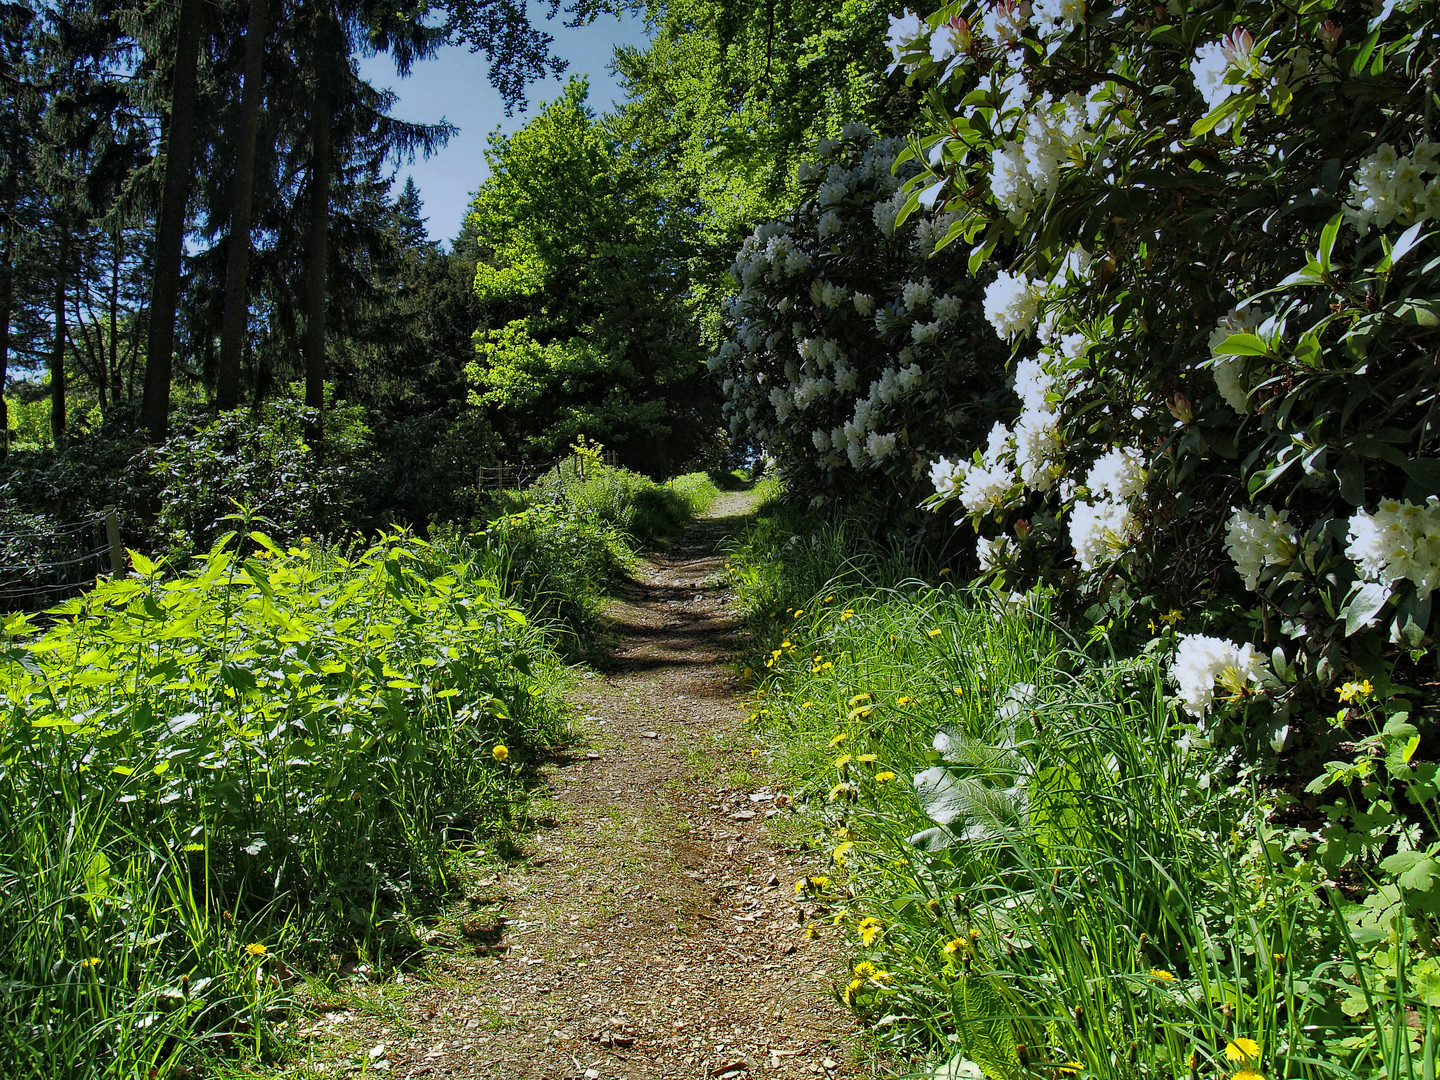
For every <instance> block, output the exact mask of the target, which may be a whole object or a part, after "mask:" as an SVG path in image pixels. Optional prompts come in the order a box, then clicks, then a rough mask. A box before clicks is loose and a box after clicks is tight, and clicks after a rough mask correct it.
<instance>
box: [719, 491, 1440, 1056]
mask: <svg viewBox="0 0 1440 1080" xmlns="http://www.w3.org/2000/svg"><path fill="white" fill-rule="evenodd" d="M796 538H798V539H796ZM857 551H858V554H857ZM731 568H732V575H733V579H734V581H735V583H736V587H737V589H738V590H739V592H740V594H741V595H742V597H743V598H744V599H745V601H746V603H747V605H748V608H749V613H750V625H751V629H752V632H753V633H754V635H755V636H754V639H753V640H754V642H755V649H754V653H753V655H752V657H751V659H750V662H749V663H750V674H751V675H752V677H753V679H754V681H755V682H756V684H757V691H756V707H755V712H754V717H753V719H754V722H755V723H756V724H757V725H759V726H760V728H761V729H762V730H763V731H764V732H766V733H768V735H769V736H770V738H771V739H772V740H773V742H774V750H775V755H776V759H777V762H778V765H779V767H780V769H781V771H782V773H783V774H784V775H785V776H786V777H787V778H788V779H789V781H790V783H791V784H792V785H793V787H794V788H795V789H796V791H797V793H798V794H800V795H801V797H802V798H803V799H804V800H805V802H806V805H807V806H808V807H809V809H810V810H811V812H812V814H813V821H814V822H815V824H816V827H817V831H818V832H819V836H818V837H817V841H818V842H819V843H820V844H822V845H823V846H824V848H825V849H826V850H827V852H828V857H829V860H830V863H831V869H830V870H829V871H828V872H826V873H824V874H817V875H815V876H813V877H808V878H806V879H803V880H802V881H800V882H798V883H797V885H796V892H797V897H798V899H799V901H800V902H801V903H802V905H803V907H804V908H805V909H806V910H807V911H808V912H809V913H810V915H811V917H812V918H813V919H814V922H813V923H812V926H813V927H815V932H816V933H820V934H835V935H839V936H840V937H841V938H842V939H843V940H844V941H845V942H846V944H847V947H848V949H849V951H850V954H851V955H850V967H849V970H848V971H847V972H845V974H844V976H843V977H841V978H839V979H837V982H836V993H837V995H838V996H839V997H840V998H841V999H842V1000H843V1001H844V1002H845V1003H846V1004H847V1005H849V1006H850V1007H851V1008H852V1009H854V1011H855V1012H856V1013H857V1014H858V1015H859V1016H860V1017H861V1018H862V1019H864V1020H866V1021H869V1022H871V1023H872V1024H874V1025H875V1026H876V1027H877V1028H878V1029H879V1030H880V1031H881V1032H883V1033H884V1034H885V1035H886V1036H887V1037H888V1038H889V1039H890V1040H891V1041H892V1042H893V1043H894V1044H895V1045H896V1046H897V1047H898V1048H900V1049H901V1051H902V1052H904V1053H908V1054H910V1055H913V1056H914V1057H915V1058H916V1059H918V1060H928V1061H930V1062H932V1065H931V1066H930V1068H933V1069H934V1070H935V1071H934V1075H935V1076H937V1077H939V1076H946V1077H951V1076H981V1075H983V1076H985V1077H990V1078H994V1080H1022V1078H1038V1077H1061V1076H1079V1077H1089V1076H1094V1077H1097V1078H1105V1080H1131V1078H1135V1077H1157V1078H1159V1077H1164V1078H1167V1080H1171V1078H1180V1077H1202V1076H1203V1077H1222V1078H1229V1080H1257V1078H1266V1080H1275V1078H1279V1077H1306V1078H1315V1080H1319V1078H1330V1077H1347V1078H1357V1077H1359V1078H1365V1080H1372V1078H1379V1077H1385V1078H1389V1080H1395V1078H1401V1077H1404V1078H1407V1080H1420V1078H1422V1077H1423V1078H1424V1080H1433V1077H1434V1075H1435V1060H1436V1048H1437V1035H1440V1014H1437V1010H1436V1008H1435V1007H1436V1006H1437V1005H1440V996H1437V993H1436V987H1437V985H1440V981H1437V978H1440V971H1437V970H1436V967H1435V964H1434V962H1433V961H1432V960H1430V959H1428V958H1422V954H1421V953H1419V952H1416V953H1414V954H1413V955H1412V954H1411V951H1410V950H1411V949H1412V948H1413V947H1414V942H1416V941H1417V940H1419V941H1422V942H1423V941H1424V940H1425V939H1426V938H1427V937H1428V936H1430V935H1431V934H1433V929H1431V928H1430V927H1428V926H1427V925H1425V924H1416V923H1414V922H1412V921H1411V918H1410V915H1409V914H1407V909H1406V907H1405V905H1404V904H1402V903H1397V902H1396V900H1395V896H1394V894H1393V892H1392V893H1391V894H1390V895H1389V896H1388V897H1387V896H1386V895H1385V894H1384V893H1383V891H1382V892H1381V893H1371V894H1369V896H1368V898H1367V896H1366V892H1367V891H1366V890H1365V889H1364V888H1361V887H1354V888H1341V887H1340V886H1338V885H1337V884H1336V883H1335V882H1333V881H1331V880H1330V879H1329V877H1328V875H1327V874H1326V872H1325V871H1324V870H1323V869H1322V868H1321V867H1320V865H1319V864H1318V863H1317V862H1316V861H1315V860H1314V859H1313V858H1312V857H1311V855H1310V852H1309V850H1308V849H1307V848H1305V847H1304V846H1303V845H1302V846H1297V845H1295V844H1293V843H1291V842H1290V840H1289V838H1288V837H1287V835H1286V833H1285V830H1284V829H1283V828H1282V827H1281V826H1280V825H1279V824H1278V823H1276V822H1275V821H1274V819H1273V807H1274V801H1275V800H1274V799H1273V797H1272V796H1271V795H1270V794H1268V792H1267V789H1266V787H1265V786H1264V784H1263V783H1262V780H1263V777H1261V776H1260V775H1259V774H1258V773H1257V772H1256V771H1254V770H1253V769H1251V768H1249V767H1246V766H1245V765H1244V764H1243V763H1242V762H1240V761H1238V760H1237V759H1236V758H1235V757H1234V755H1231V754H1219V753H1217V752H1216V751H1214V750H1211V749H1208V748H1206V747H1204V746H1203V745H1201V744H1196V743H1191V742H1190V741H1189V740H1182V739H1180V738H1178V737H1177V736H1178V733H1179V731H1180V730H1181V729H1182V728H1183V726H1184V725H1183V724H1182V723H1181V721H1180V717H1178V716H1177V715H1176V714H1175V710H1174V707H1173V705H1172V702H1171V701H1170V700H1169V699H1168V698H1167V695H1166V693H1165V689H1164V681H1163V678H1162V672H1161V671H1160V670H1159V664H1158V661H1157V660H1156V659H1155V658H1153V657H1149V656H1141V657H1138V658H1134V659H1128V660H1122V659H1117V658H1115V657H1113V656H1109V655H1105V656H1101V657H1097V656H1095V655H1094V654H1093V653H1091V652H1087V651H1086V650H1085V649H1083V648H1081V647H1080V645H1079V644H1078V643H1077V642H1076V641H1074V640H1072V639H1071V638H1070V637H1069V636H1068V635H1067V633H1066V632H1065V631H1064V629H1063V627H1061V626H1059V625H1057V624H1056V623H1055V622H1054V621H1052V619H1051V618H1050V617H1049V616H1048V614H1047V612H1046V611H1044V610H1043V609H1040V608H1035V607H1023V606H1022V607H1011V606H1007V605H1004V604H1001V603H998V602H997V601H996V600H995V599H994V597H993V595H992V594H988V593H985V592H974V593H972V592H967V591H964V590H957V589H954V588H951V587H949V586H947V585H945V584H944V579H943V577H938V576H932V577H931V581H929V582H926V581H922V580H919V579H917V578H915V577H914V576H909V575H910V573H911V572H910V570H909V568H907V567H906V565H905V564H904V563H903V562H901V561H899V560H897V559H895V558H894V557H893V556H892V555H891V553H888V552H886V551H885V550H883V549H878V548H876V547H875V546H873V545H871V546H869V547H868V548H867V547H865V546H863V545H861V546H859V547H858V548H857V546H856V545H855V543H854V541H853V538H852V537H850V536H848V535H847V534H846V532H845V530H844V529H842V528H826V527H824V526H822V525H818V524H816V523H813V522H805V521H802V520H801V519H798V518H795V517H793V516H788V517H787V516H786V515H785V514H772V515H770V516H769V517H768V519H762V520H761V521H760V522H759V523H757V526H756V528H755V529H754V530H752V532H751V533H750V535H749V537H748V538H746V540H744V541H743V542H742V543H741V544H740V545H739V546H738V547H737V548H736V550H735V552H734V553H733V555H732V559H731ZM927 1074H928V1072H927Z"/></svg>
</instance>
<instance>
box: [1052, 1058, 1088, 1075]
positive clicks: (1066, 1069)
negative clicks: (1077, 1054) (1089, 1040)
mask: <svg viewBox="0 0 1440 1080" xmlns="http://www.w3.org/2000/svg"><path fill="white" fill-rule="evenodd" d="M1082 1068H1084V1066H1083V1065H1081V1064H1080V1062H1078V1061H1067V1062H1065V1064H1064V1065H1061V1066H1060V1067H1059V1068H1058V1069H1056V1070H1055V1071H1056V1072H1057V1073H1059V1074H1060V1075H1061V1076H1079V1075H1080V1070H1081V1069H1082Z"/></svg>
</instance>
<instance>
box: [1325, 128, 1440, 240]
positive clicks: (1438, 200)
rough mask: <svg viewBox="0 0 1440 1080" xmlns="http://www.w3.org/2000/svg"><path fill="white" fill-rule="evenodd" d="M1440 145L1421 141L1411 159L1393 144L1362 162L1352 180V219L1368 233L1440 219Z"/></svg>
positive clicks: (1348, 208)
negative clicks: (1370, 228)
mask: <svg viewBox="0 0 1440 1080" xmlns="http://www.w3.org/2000/svg"><path fill="white" fill-rule="evenodd" d="M1437 157H1440V143H1433V142H1425V141H1423V140H1422V141H1420V142H1417V143H1416V144H1415V150H1414V152H1413V153H1411V154H1408V155H1402V154H1400V153H1398V152H1396V150H1395V148H1394V147H1393V146H1391V145H1390V144H1389V143H1385V144H1383V145H1382V146H1381V147H1380V149H1379V150H1377V151H1376V152H1375V153H1373V154H1371V155H1370V156H1369V157H1367V158H1365V159H1364V160H1363V161H1361V162H1360V164H1359V165H1358V166H1356V168H1355V175H1354V176H1353V177H1352V178H1351V180H1350V203H1349V206H1348V207H1347V208H1346V209H1347V211H1348V216H1349V217H1350V219H1351V220H1352V221H1353V222H1355V223H1356V225H1357V226H1359V227H1360V229H1361V231H1362V232H1363V231H1365V230H1366V229H1368V228H1369V227H1370V226H1372V225H1373V226H1374V227H1375V228H1377V229H1383V228H1385V227H1386V226H1387V225H1390V224H1392V223H1394V222H1399V223H1400V224H1402V225H1410V224H1413V223H1414V222H1416V221H1420V220H1423V219H1425V218H1435V217H1440V175H1437V174H1440V161H1437Z"/></svg>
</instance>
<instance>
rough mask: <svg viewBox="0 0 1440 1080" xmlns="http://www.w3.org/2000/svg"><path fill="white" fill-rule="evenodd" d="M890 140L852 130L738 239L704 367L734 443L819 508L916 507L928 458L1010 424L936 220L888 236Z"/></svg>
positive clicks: (894, 186) (971, 306)
mask: <svg viewBox="0 0 1440 1080" xmlns="http://www.w3.org/2000/svg"><path fill="white" fill-rule="evenodd" d="M901 149H902V144H900V143H898V142H895V141H886V140H877V139H876V138H875V137H874V135H873V134H872V133H871V131H870V129H869V128H867V127H866V126H865V125H864V124H850V125H847V126H846V127H845V129H844V130H843V132H842V134H841V137H840V138H839V139H836V140H825V141H824V142H823V143H821V145H820V147H819V148H818V152H817V153H816V155H815V157H814V158H813V159H810V160H806V161H803V162H802V163H801V165H800V167H799V171H798V183H799V187H800V192H801V200H800V202H799V204H798V205H797V206H796V207H795V209H794V210H793V211H792V212H791V213H790V214H789V215H788V216H787V217H786V218H784V219H783V220H780V221H770V222H766V223H764V224H762V225H760V226H759V227H758V228H757V229H756V230H755V232H754V233H753V234H752V235H751V236H750V237H749V239H747V240H746V241H745V244H744V246H743V247H742V248H741V249H740V252H739V254H738V256H737V257H736V260H735V264H734V266H733V268H732V273H733V275H734V277H735V282H736V285H737V286H738V290H739V291H738V293H737V294H736V295H735V296H734V297H732V298H731V299H730V300H729V301H727V306H726V319H727V327H728V330H729V332H730V337H729V339H728V340H727V341H726V342H725V343H724V344H723V345H722V346H721V348H720V350H719V352H718V353H717V354H716V355H715V356H714V357H713V358H712V359H711V362H710V366H711V370H712V371H714V372H716V373H717V374H719V375H720V376H721V377H722V379H723V388H724V391H725V394H726V397H727V404H726V415H727V417H728V419H729V421H730V430H731V433H732V435H733V436H734V437H735V438H736V439H742V440H745V441H747V442H749V443H750V444H751V445H753V446H755V447H756V448H758V449H760V450H762V451H763V452H765V453H766V454H768V455H772V456H773V457H774V458H775V459H776V461H777V462H778V463H779V464H780V466H781V467H782V469H783V471H784V473H785V475H786V477H787V478H788V479H789V481H790V482H791V484H792V486H793V487H794V488H795V489H796V490H801V491H805V492H807V493H810V494H811V495H812V496H814V498H815V499H816V500H817V502H824V501H832V502H848V503H852V504H853V503H855V502H856V501H857V500H861V499H870V500H871V501H872V502H873V503H875V504H876V505H878V506H879V507H882V508H885V509H894V508H897V507H904V508H913V507H914V506H915V505H916V504H917V503H918V502H919V500H920V498H921V497H922V495H923V492H922V490H921V487H922V485H923V483H924V474H925V469H926V467H927V466H928V463H929V461H930V458H931V457H932V456H933V455H935V454H937V453H939V452H941V451H942V450H944V449H947V448H948V447H949V446H950V445H951V444H952V443H953V441H954V440H955V439H956V438H963V437H967V436H979V435H980V434H981V433H982V432H983V431H984V430H985V427H986V426H988V425H989V423H990V421H991V420H992V419H993V417H994V416H995V415H996V414H997V413H1000V412H1007V411H1013V410H1007V409H1006V407H1005V406H1004V404H1003V403H1001V402H999V401H998V400H997V392H1003V390H1002V387H1001V386H1000V384H999V382H998V381H997V379H996V374H997V373H998V372H999V370H1000V366H1001V361H1002V357H1003V352H1002V350H1001V348H1000V345H999V343H998V342H997V341H995V340H994V338H993V336H992V335H991V334H990V332H989V329H988V328H987V327H986V326H985V324H984V322H983V320H982V317H981V312H980V303H979V301H980V297H979V292H978V290H977V289H976V288H975V286H974V285H973V284H972V283H971V281H970V278H969V275H968V274H967V273H966V272H965V269H964V264H963V259H961V258H960V257H959V256H957V255H956V254H955V253H954V252H940V253H935V246H936V241H937V240H938V239H939V238H940V237H941V236H943V235H944V232H945V229H946V227H947V226H946V223H945V222H944V221H943V220H942V221H941V222H939V223H936V222H934V221H930V220H922V221H918V222H917V221H911V222H910V223H908V224H903V225H900V226H896V224H895V214H896V211H897V209H898V208H899V207H900V204H901V202H902V201H903V195H902V194H901V193H900V186H901V179H902V178H903V177H904V176H905V175H908V174H909V173H910V172H913V171H914V170H913V167H908V168H905V169H902V170H901V175H900V177H898V178H897V177H896V176H894V175H892V172H891V164H892V162H893V160H894V158H895V155H896V154H897V153H898V152H899V151H900V150H901Z"/></svg>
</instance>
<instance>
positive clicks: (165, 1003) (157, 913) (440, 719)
mask: <svg viewBox="0 0 1440 1080" xmlns="http://www.w3.org/2000/svg"><path fill="white" fill-rule="evenodd" d="M250 524H251V522H241V523H240V525H241V529H242V531H241V532H240V533H236V532H235V531H233V530H232V531H231V532H229V533H227V534H226V535H224V536H222V537H220V538H219V539H218V540H217V542H216V544H215V546H214V547H213V548H212V549H211V551H210V552H209V554H208V555H207V556H205V557H204V558H202V559H201V560H199V561H198V565H197V566H196V567H195V568H194V569H193V570H192V571H190V572H188V573H186V574H184V575H181V576H167V575H166V574H165V573H164V572H163V568H162V567H161V566H160V565H157V564H155V563H153V562H151V561H150V560H148V559H146V558H145V557H144V556H142V555H139V554H137V553H134V552H132V553H131V562H132V566H133V570H134V572H133V573H132V574H131V575H130V576H129V577H126V578H124V579H121V580H114V581H105V582H101V583H100V584H98V585H96V587H95V588H94V589H93V590H91V591H90V592H88V593H86V594H85V595H84V596H83V597H80V598H77V599H75V600H71V601H68V602H67V603H65V604H64V605H61V606H60V607H57V608H55V609H53V610H52V611H51V612H50V615H51V616H53V617H54V619H55V621H54V623H53V625H52V626H50V628H49V629H47V630H45V631H44V632H43V633H40V634H37V633H36V632H35V628H34V627H32V626H29V625H28V624H27V623H26V620H25V619H24V617H21V616H16V617H13V618H10V619H7V621H6V624H5V637H4V639H3V640H4V648H3V652H0V672H3V675H0V979H3V980H4V982H5V985H6V994H5V999H4V1004H3V1006H0V1021H3V1022H0V1060H4V1061H6V1062H8V1063H20V1062H23V1063H25V1064H26V1065H27V1067H28V1068H30V1072H33V1073H34V1074H35V1075H41V1074H43V1075H51V1076H70V1075H87V1076H89V1075H101V1074H102V1073H103V1074H104V1075H110V1073H108V1072H104V1070H103V1069H102V1071H101V1072H100V1073H92V1072H88V1071H86V1069H87V1068H88V1067H89V1066H90V1065H92V1064H94V1063H95V1062H109V1063H113V1067H114V1069H115V1070H116V1071H115V1075H117V1076H120V1075H125V1076H130V1075H135V1074H136V1073H135V1071H133V1070H139V1071H141V1072H143V1074H144V1075H147V1076H163V1075H169V1074H170V1073H172V1072H173V1071H174V1070H176V1069H178V1068H180V1067H182V1066H184V1065H186V1063H187V1062H193V1060H194V1055H195V1054H197V1053H201V1054H203V1053H223V1052H228V1051H234V1050H237V1049H239V1048H240V1047H242V1046H247V1045H248V1046H249V1048H250V1051H251V1052H252V1053H255V1052H263V1051H264V1050H265V1048H266V1047H267V1046H269V1045H270V1043H271V1041H272V1039H273V1026H274V1025H273V1022H272V1021H273V1019H274V1017H272V1016H271V1013H272V1011H273V1007H274V1005H275V1003H276V998H277V995H278V994H279V990H280V980H279V979H278V978H277V976H279V975H283V974H286V973H287V971H288V968H287V967H286V966H285V961H286V959H287V958H288V960H289V961H290V962H292V963H298V962H299V961H300V960H301V959H302V958H304V959H307V960H310V961H313V960H315V959H316V958H317V954H318V956H328V955H329V953H330V950H331V949H332V948H337V949H340V950H341V951H342V952H343V951H346V950H350V949H355V950H358V951H359V952H360V953H361V954H362V955H364V956H366V957H368V958H369V959H371V960H372V961H374V960H375V959H376V958H377V957H382V956H384V955H386V954H387V953H389V952H390V951H391V950H392V949H393V948H394V947H395V946H397V945H398V946H400V947H406V946H407V945H408V944H409V943H410V942H411V941H412V940H413V939H412V936H411V931H410V930H409V929H408V927H409V926H410V922H409V919H410V917H411V916H412V915H414V914H416V913H418V911H419V909H421V908H423V907H424V906H425V905H426V904H427V903H431V902H433V900H434V898H435V897H437V896H438V895H439V894H440V892H441V890H442V889H443V888H444V886H445V884H446V882H447V880H448V879H449V875H450V874H451V873H452V872H453V871H454V869H455V865H456V864H455V862H454V859H455V852H456V850H457V845H461V846H463V845H472V846H473V845H474V844H476V843H479V842H481V841H482V839H483V838H484V837H485V835H486V834H493V833H494V832H495V831H496V830H503V829H505V828H506V827H508V825H509V824H510V820H511V817H512V815H513V813H514V812H515V807H516V806H517V805H518V804H519V801H520V795H521V790H520V782H519V779H518V777H517V775H516V772H515V769H516V767H517V764H519V763H522V762H523V761H524V760H525V758H526V756H527V755H526V753H525V747H527V746H536V745H541V744H544V743H545V742H546V741H547V740H550V739H553V738H555V737H557V736H558V735H559V733H560V732H559V731H558V729H557V717H558V715H559V714H558V710H557V709H556V707H555V703H554V702H553V701H552V700H550V699H549V698H548V696H547V693H546V691H545V689H544V688H545V682H544V680H543V679H542V678H541V676H540V674H539V673H538V672H536V671H535V670H534V669H533V668H532V661H538V660H539V659H540V656H539V653H541V652H543V646H542V645H540V643H539V642H538V641H537V640H536V638H535V636H534V634H533V632H532V631H531V630H530V629H529V628H528V626H527V623H526V619H525V616H524V615H523V614H522V613H521V612H520V611H519V610H518V609H516V608H515V607H513V606H512V605H511V604H510V603H509V602H508V601H506V600H505V599H504V597H503V595H502V594H501V591H500V587H499V585H498V584H497V583H496V581H495V580H494V577H493V576H492V574H491V571H492V570H493V568H494V560H493V559H489V558H488V557H486V556H485V555H484V554H483V553H477V552H476V551H474V550H473V549H470V548H467V547H466V546H465V545H463V544H456V543H452V544H451V545H450V546H449V547H448V548H442V547H439V546H432V545H429V544H426V543H423V542H421V541H418V540H415V539H413V538H411V537H408V536H405V535H401V534H395V535H382V536H381V537H380V538H379V539H378V540H377V542H376V543H375V545H374V546H373V547H370V548H369V549H367V550H363V551H360V552H358V553H356V554H355V555H353V556H351V557H342V556H341V555H339V554H337V553H335V552H334V551H331V550H327V549H325V548H322V547H312V546H309V545H300V546H292V547H290V548H288V549H281V548H280V547H279V546H278V545H277V544H276V543H275V542H274V541H273V540H272V539H271V538H270V537H269V536H267V535H265V534H263V533H260V532H258V531H255V530H253V529H252V528H250V527H249V526H250ZM497 746H505V747H506V750H505V751H503V752H496V750H495V748H496V747H497ZM207 1048H208V1050H207ZM137 1062H141V1063H143V1064H144V1068H143V1069H141V1067H140V1065H138V1064H136V1063H137ZM105 1067H106V1068H109V1067H110V1066H109V1065H107V1066H105ZM28 1074H29V1073H27V1075H28Z"/></svg>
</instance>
